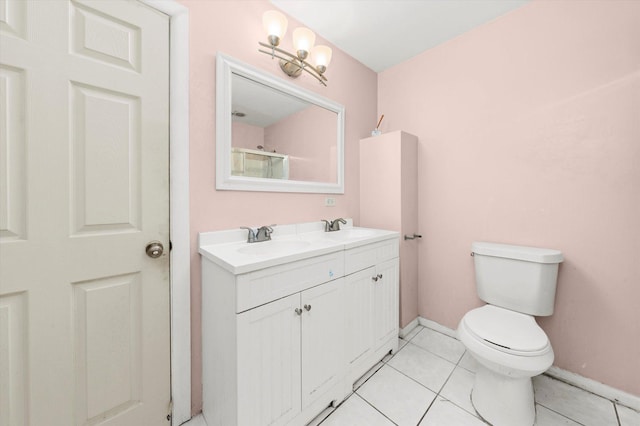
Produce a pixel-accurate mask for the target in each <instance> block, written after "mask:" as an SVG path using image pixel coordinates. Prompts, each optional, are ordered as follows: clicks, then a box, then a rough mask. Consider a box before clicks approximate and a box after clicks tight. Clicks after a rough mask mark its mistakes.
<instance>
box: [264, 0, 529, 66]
mask: <svg viewBox="0 0 640 426" xmlns="http://www.w3.org/2000/svg"><path fill="white" fill-rule="evenodd" d="M528 1H529V0H271V3H272V4H274V5H275V6H276V7H277V8H279V9H281V10H282V11H284V12H285V13H287V14H288V15H290V16H292V17H294V18H295V19H297V20H298V21H300V22H302V23H303V24H304V25H306V26H308V27H309V28H311V29H312V30H313V31H315V32H316V33H317V34H319V35H321V36H322V37H323V38H325V39H326V40H328V41H330V42H331V43H332V44H334V45H335V46H337V47H339V48H340V49H342V50H343V51H345V52H346V53H348V54H349V55H351V56H352V57H354V58H356V59H357V60H359V61H360V62H362V63H363V64H365V65H366V66H368V67H369V68H371V69H372V70H374V71H376V72H380V71H384V70H385V69H387V68H390V67H392V66H394V65H396V64H399V63H401V62H404V61H406V60H407V59H409V58H411V57H413V56H415V55H417V54H419V53H420V52H423V51H425V50H427V49H430V48H432V47H434V46H437V45H439V44H441V43H444V42H445V41H447V40H450V39H452V38H455V37H456V36H458V35H460V34H462V33H464V32H466V31H469V30H470V29H472V28H474V27H477V26H479V25H482V24H484V23H485V22H488V21H491V20H492V19H495V18H497V17H498V16H500V15H503V14H505V13H507V12H509V11H511V10H513V9H516V8H518V7H520V6H522V5H524V4H526V3H527V2H528ZM292 30H293V28H289V29H288V30H287V35H285V37H290V36H291V32H292Z"/></svg>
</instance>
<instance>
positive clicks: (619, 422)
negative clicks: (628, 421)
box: [613, 402, 622, 426]
mask: <svg viewBox="0 0 640 426" xmlns="http://www.w3.org/2000/svg"><path fill="white" fill-rule="evenodd" d="M613 412H614V413H616V420H617V421H618V426H622V422H621V421H620V414H618V406H617V404H616V403H615V402H614V403H613Z"/></svg>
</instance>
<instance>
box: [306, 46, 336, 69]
mask: <svg viewBox="0 0 640 426" xmlns="http://www.w3.org/2000/svg"><path fill="white" fill-rule="evenodd" d="M331 53H332V52H331V48H330V47H329V46H323V45H320V46H316V47H314V48H313V51H312V52H311V56H312V58H313V63H314V65H315V66H316V67H324V69H326V68H327V67H328V66H329V63H330V62H331Z"/></svg>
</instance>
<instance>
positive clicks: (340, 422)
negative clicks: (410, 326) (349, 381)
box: [312, 326, 640, 426]
mask: <svg viewBox="0 0 640 426" xmlns="http://www.w3.org/2000/svg"><path fill="white" fill-rule="evenodd" d="M399 343H400V349H399V350H398V352H396V354H395V355H393V356H391V355H388V356H387V357H386V358H385V359H383V360H382V362H380V363H379V364H378V365H376V366H375V367H374V368H373V369H372V370H371V371H370V372H369V373H368V374H367V375H365V377H363V378H362V379H360V380H359V381H358V383H356V386H355V387H354V388H355V392H354V393H353V394H351V396H349V398H347V399H346V400H345V401H344V402H343V403H342V404H341V405H340V406H338V408H336V409H335V410H334V411H333V412H331V414H329V415H328V416H327V417H325V418H324V419H316V421H314V422H313V423H312V424H314V425H322V426H357V425H363V426H376V425H381V426H384V425H389V426H392V425H399V426H405V425H406V426H409V425H411V426H416V425H419V426H458V425H460V426H476V425H477V426H485V425H486V424H485V423H484V422H483V421H482V420H480V418H479V417H478V416H477V415H476V413H475V410H474V409H473V406H472V405H471V401H470V394H471V388H472V386H473V379H474V372H475V360H474V359H473V358H471V356H469V354H467V353H466V352H465V349H464V346H463V345H462V343H460V342H459V341H458V340H456V339H454V338H452V337H449V336H447V335H445V334H442V333H439V332H437V331H435V330H431V329H429V328H425V327H422V326H418V327H416V328H415V329H414V330H412V332H411V333H410V334H409V335H407V336H406V337H405V338H404V339H399ZM534 389H535V396H536V412H537V416H536V417H537V421H536V425H538V426H556V425H585V426H589V425H593V426H608V425H612V426H640V413H639V412H637V411H634V410H631V409H629V408H627V407H624V406H621V405H618V404H615V403H613V402H611V401H609V400H607V399H605V398H602V397H600V396H597V395H594V394H592V393H589V392H586V391H584V390H582V389H578V388H576V387H574V386H571V385H568V384H566V383H563V382H560V381H558V380H555V379H552V378H550V377H548V376H544V375H542V376H538V377H536V378H535V379H534ZM514 426H517V425H514Z"/></svg>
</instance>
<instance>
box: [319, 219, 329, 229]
mask: <svg viewBox="0 0 640 426" xmlns="http://www.w3.org/2000/svg"><path fill="white" fill-rule="evenodd" d="M321 222H324V232H330V231H331V222H329V221H328V220H326V219H322V220H321Z"/></svg>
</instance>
